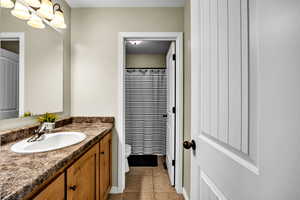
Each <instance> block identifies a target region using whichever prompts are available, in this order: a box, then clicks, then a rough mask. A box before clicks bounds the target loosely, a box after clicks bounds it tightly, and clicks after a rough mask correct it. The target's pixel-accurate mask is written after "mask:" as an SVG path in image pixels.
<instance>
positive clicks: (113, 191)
mask: <svg viewBox="0 0 300 200" xmlns="http://www.w3.org/2000/svg"><path fill="white" fill-rule="evenodd" d="M122 192H123V191H122V190H121V189H120V188H119V187H117V186H112V187H111V189H110V194H120V193H122Z"/></svg>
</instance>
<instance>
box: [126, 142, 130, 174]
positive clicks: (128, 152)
mask: <svg viewBox="0 0 300 200" xmlns="http://www.w3.org/2000/svg"><path fill="white" fill-rule="evenodd" d="M130 154H131V146H130V145H129V144H125V158H126V161H125V172H129V164H128V157H129V156H130Z"/></svg>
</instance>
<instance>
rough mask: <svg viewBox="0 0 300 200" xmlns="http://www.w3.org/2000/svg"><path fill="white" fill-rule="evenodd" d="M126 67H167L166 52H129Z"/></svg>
mask: <svg viewBox="0 0 300 200" xmlns="http://www.w3.org/2000/svg"><path fill="white" fill-rule="evenodd" d="M126 67H130V68H165V67H166V55H164V54H127V55H126Z"/></svg>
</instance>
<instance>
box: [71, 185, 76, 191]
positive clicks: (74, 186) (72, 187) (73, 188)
mask: <svg viewBox="0 0 300 200" xmlns="http://www.w3.org/2000/svg"><path fill="white" fill-rule="evenodd" d="M69 189H70V190H73V191H75V190H76V189H77V186H76V185H72V186H70V187H69Z"/></svg>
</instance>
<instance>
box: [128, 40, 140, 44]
mask: <svg viewBox="0 0 300 200" xmlns="http://www.w3.org/2000/svg"><path fill="white" fill-rule="evenodd" d="M129 43H130V44H132V45H139V44H141V43H142V41H138V40H132V41H129Z"/></svg>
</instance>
